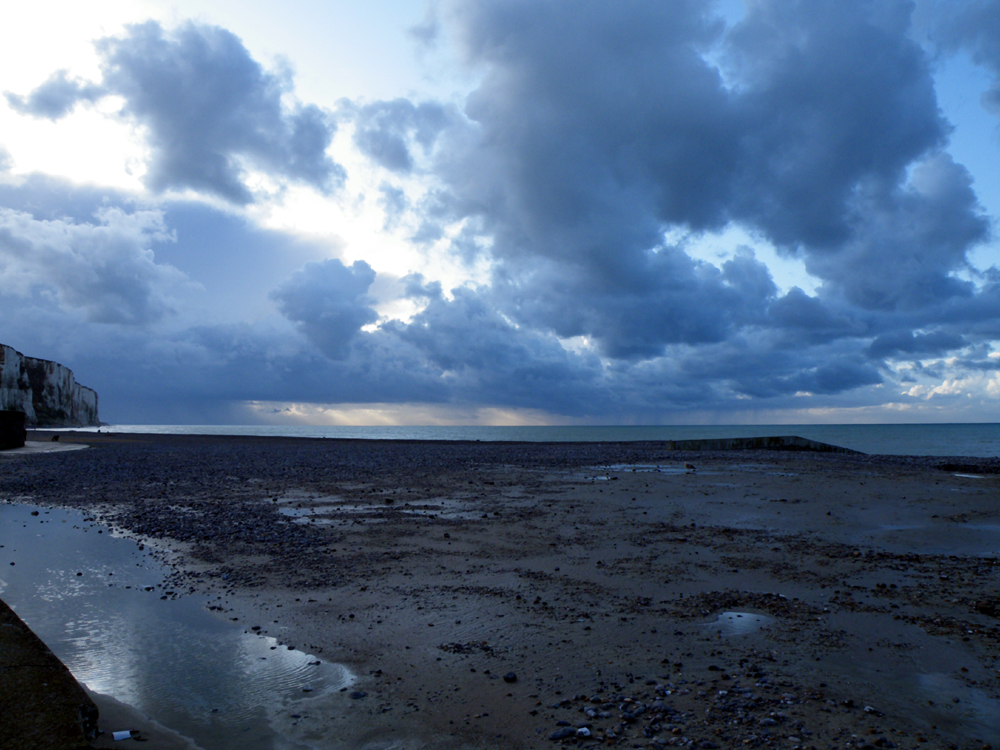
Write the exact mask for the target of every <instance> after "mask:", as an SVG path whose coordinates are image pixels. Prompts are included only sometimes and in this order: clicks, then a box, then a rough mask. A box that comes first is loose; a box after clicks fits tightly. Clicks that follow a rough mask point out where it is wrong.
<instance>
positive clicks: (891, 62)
mask: <svg viewBox="0 0 1000 750" xmlns="http://www.w3.org/2000/svg"><path fill="white" fill-rule="evenodd" d="M909 9H910V3H908V2H904V1H902V0H900V1H896V0H884V1H882V2H847V3H844V2H836V1H835V0H818V1H815V2H803V1H801V0H793V1H792V2H788V1H786V0H781V1H778V0H764V1H763V2H757V3H753V4H751V5H750V6H749V8H748V12H747V15H746V17H745V18H744V19H743V21H742V22H741V23H740V24H738V25H737V26H736V27H735V28H734V29H732V31H731V32H730V33H729V34H728V35H727V39H726V43H725V50H726V52H725V54H724V56H723V57H724V60H725V67H726V69H727V70H728V71H729V74H730V75H731V76H732V77H733V85H734V90H733V92H732V94H733V95H732V97H731V99H730V101H731V103H732V106H733V109H734V117H735V119H736V123H735V124H736V130H737V132H738V133H739V135H738V140H739V144H740V154H739V163H738V166H737V168H736V170H735V171H734V172H733V175H732V177H733V178H734V180H733V182H734V184H733V186H732V195H733V204H732V207H731V215H732V216H733V217H734V218H738V219H741V220H743V221H748V222H751V223H752V224H753V225H755V226H757V227H758V228H760V229H763V230H764V231H766V232H767V234H768V236H769V237H770V239H771V240H772V241H773V242H775V243H776V244H777V245H779V246H781V245H788V246H792V247H805V248H809V249H815V250H830V249H836V248H837V247H838V246H839V244H840V243H842V242H844V241H846V240H848V239H849V238H850V237H851V235H852V230H853V226H852V224H853V220H854V217H853V215H852V213H853V211H852V209H853V208H854V206H853V202H854V199H855V193H856V191H857V190H858V189H864V190H867V191H875V192H876V193H877V192H891V191H892V190H893V189H894V188H895V187H896V186H897V185H898V183H899V181H900V180H901V179H902V178H903V176H904V174H903V173H904V170H905V169H906V167H907V166H908V165H910V164H911V163H912V162H913V161H914V160H916V159H918V158H920V157H921V156H923V155H925V154H927V153H929V152H930V151H931V150H933V149H936V148H939V147H941V146H943V145H944V144H945V142H946V139H947V135H948V132H949V126H948V124H947V123H946V122H945V121H944V119H943V117H942V115H941V113H940V111H939V109H938V106H937V100H936V96H935V93H934V81H933V79H932V77H931V70H930V66H929V63H928V60H927V58H926V55H925V54H924V53H923V51H922V50H921V48H920V47H919V46H918V45H917V43H916V42H914V41H913V40H911V39H910V37H909V35H908V33H907V32H908V27H909V22H908V17H909Z"/></svg>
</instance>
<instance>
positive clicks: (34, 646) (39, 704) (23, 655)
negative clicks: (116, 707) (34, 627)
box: [0, 601, 98, 750]
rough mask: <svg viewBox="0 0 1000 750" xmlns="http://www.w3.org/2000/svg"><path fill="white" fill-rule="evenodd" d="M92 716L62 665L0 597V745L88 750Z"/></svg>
mask: <svg viewBox="0 0 1000 750" xmlns="http://www.w3.org/2000/svg"><path fill="white" fill-rule="evenodd" d="M97 715H98V712H97V706H95V705H94V702H93V701H92V700H91V699H90V697H89V696H88V695H87V693H86V691H84V689H83V688H82V687H81V686H80V683H78V682H77V681H76V680H75V679H74V678H73V675H72V674H70V671H69V670H68V669H67V668H66V667H65V665H63V663H62V662H61V661H59V659H58V657H56V655H55V654H53V653H52V651H51V650H50V649H49V647H48V646H46V645H45V644H44V643H43V642H42V640H41V639H40V638H39V637H38V636H37V635H35V634H34V633H33V632H32V631H31V629H30V628H29V627H28V626H27V625H25V624H24V622H23V621H22V620H21V618H20V617H18V616H17V615H16V614H15V613H14V610H12V609H11V608H10V607H8V606H7V604H6V603H5V602H3V601H0V747H3V748H8V747H9V748H11V749H12V750H13V748H17V749H18V750H92V748H93V745H92V744H91V742H92V741H93V739H94V738H95V737H96V736H97Z"/></svg>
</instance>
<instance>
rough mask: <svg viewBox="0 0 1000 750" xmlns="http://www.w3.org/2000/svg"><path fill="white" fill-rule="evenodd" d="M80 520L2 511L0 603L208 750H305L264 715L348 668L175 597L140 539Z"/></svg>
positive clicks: (92, 679) (97, 683)
mask: <svg viewBox="0 0 1000 750" xmlns="http://www.w3.org/2000/svg"><path fill="white" fill-rule="evenodd" d="M33 514H35V515H33ZM84 518H85V516H84V515H83V514H81V513H79V512H75V511H68V510H62V509H46V508H35V507H31V506H25V505H4V504H0V596H2V597H3V599H4V601H6V602H7V603H8V604H9V605H10V606H11V608H12V609H14V610H15V611H16V612H17V614H18V616H19V617H20V618H21V619H22V620H24V621H25V622H26V623H27V624H28V626H29V627H30V628H31V629H32V630H33V631H34V632H35V633H36V634H37V635H38V636H39V637H40V638H41V639H42V640H43V641H45V643H46V644H48V646H49V648H51V649H52V650H53V651H54V652H55V654H56V655H57V656H58V657H59V658H60V659H61V660H62V661H63V663H64V664H65V665H66V666H67V667H68V668H69V669H70V671H71V672H72V673H73V675H74V676H75V677H76V678H77V680H79V681H80V682H81V683H83V684H85V685H86V686H87V687H88V688H90V689H91V690H93V691H95V692H98V693H104V694H106V695H110V696H112V697H114V698H116V699H118V700H119V701H122V702H124V703H128V704H130V705H132V706H134V707H135V708H137V709H139V710H140V711H142V712H143V713H145V714H147V715H148V716H150V717H151V718H153V719H155V720H156V721H158V722H159V723H160V724H163V725H165V726H167V727H169V728H171V729H173V730H175V731H177V732H179V733H180V734H182V735H185V736H187V737H190V738H191V739H193V740H194V741H195V742H196V743H198V744H199V745H201V746H203V747H205V748H210V749H211V750H216V749H217V748H218V750H300V749H303V748H307V747H309V746H307V745H303V744H300V743H297V742H294V741H292V740H290V739H288V738H286V737H282V736H279V735H278V734H277V733H276V732H275V731H274V729H273V728H272V727H271V724H270V722H269V716H273V715H274V714H275V713H277V712H282V711H284V712H289V711H293V710H294V708H295V706H296V705H298V704H300V703H303V702H307V701H309V700H311V699H312V698H314V697H316V696H319V695H323V694H325V693H329V692H333V691H336V690H340V689H341V688H345V687H347V686H348V685H350V684H351V683H352V682H353V680H354V677H353V675H352V674H351V673H350V671H349V670H348V669H347V668H346V667H344V666H343V665H340V664H332V663H327V662H324V661H322V660H320V659H317V658H316V657H315V656H313V655H312V654H306V653H303V652H301V651H296V650H289V649H288V648H287V647H285V646H279V645H278V643H277V642H276V641H275V640H274V639H273V638H267V637H264V636H258V635H255V634H253V633H250V632H247V631H246V630H244V626H243V625H237V624H235V623H230V622H226V621H224V620H222V619H220V618H218V617H215V616H213V615H212V614H210V613H209V612H208V611H206V609H205V606H206V604H208V603H209V600H208V599H207V598H206V597H204V596H195V595H190V596H180V597H179V598H174V597H173V596H172V595H170V594H168V593H167V592H168V591H170V589H169V587H166V586H165V584H164V580H165V578H166V575H167V570H166V569H165V568H164V567H163V566H162V565H161V564H160V563H158V562H157V561H156V560H155V559H153V558H152V557H151V556H150V555H149V554H148V553H146V552H145V551H143V550H141V549H140V547H139V544H138V543H137V542H135V541H133V540H129V539H126V538H121V537H115V536H113V535H112V534H111V533H109V531H108V529H106V528H105V527H103V526H100V525H98V524H95V523H92V522H88V521H85V520H84ZM178 593H180V592H178ZM161 596H164V597H166V599H161V598H160V597H161Z"/></svg>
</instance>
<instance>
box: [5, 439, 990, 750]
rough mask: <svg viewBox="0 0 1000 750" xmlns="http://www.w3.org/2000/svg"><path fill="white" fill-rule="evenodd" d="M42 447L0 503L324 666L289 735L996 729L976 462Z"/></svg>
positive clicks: (521, 739) (279, 715)
mask: <svg viewBox="0 0 1000 750" xmlns="http://www.w3.org/2000/svg"><path fill="white" fill-rule="evenodd" d="M50 437H51V435H50V434H49V433H45V432H35V433H33V434H31V435H29V440H33V441H39V442H44V441H46V440H48V439H49V438H50ZM60 442H63V443H68V444H75V443H86V444H87V445H89V448H88V449H87V450H78V451H67V452H61V453H52V454H32V455H27V456H23V457H20V456H19V457H4V460H3V463H2V467H3V471H2V473H0V500H2V501H4V502H13V503H24V504H31V505H38V506H45V507H56V506H58V507H72V508H78V509H81V510H84V511H85V512H87V513H89V514H90V515H91V516H92V517H93V518H95V519H98V520H100V521H102V522H104V523H107V524H109V526H110V527H112V528H113V529H114V530H115V531H116V533H119V534H125V535H127V536H129V537H132V538H134V539H137V540H141V541H143V543H144V544H145V545H148V547H149V548H150V549H152V550H155V552H156V554H157V555H158V556H160V557H161V558H162V559H163V560H164V562H165V563H166V564H168V565H169V566H170V570H171V571H172V573H171V576H170V579H169V581H168V582H166V583H165V584H164V594H163V595H164V596H170V597H182V596H190V595H205V594H208V595H210V596H211V597H212V600H213V601H214V604H212V605H211V606H212V609H213V612H214V614H215V615H216V616H218V617H220V618H224V619H225V620H227V621H230V622H235V623H238V624H239V625H240V626H243V627H244V628H245V629H246V630H247V631H248V632H251V633H259V634H261V635H262V636H271V637H274V638H276V639H278V641H279V642H280V643H281V644H282V646H283V647H294V648H296V649H302V650H306V651H308V652H309V653H313V654H316V655H318V656H319V657H320V658H321V659H324V660H329V661H331V662H336V663H339V664H345V665H347V666H348V667H349V668H350V669H351V671H352V672H353V674H354V675H355V676H356V679H355V681H354V682H353V684H352V685H351V686H350V687H349V688H345V689H344V690H343V691H341V690H337V691H333V692H329V693H324V694H320V695H316V696H315V697H310V698H308V699H305V700H303V701H301V702H300V703H298V704H296V708H295V709H294V712H293V711H291V710H290V711H280V710H279V711H275V712H273V715H272V716H271V722H272V724H273V725H274V728H275V730H276V731H277V733H278V734H279V735H280V736H282V737H285V738H288V741H289V742H290V743H299V745H301V746H305V747H317V748H352V749H354V750H358V749H362V748H365V749H371V750H375V749H386V750H388V749H389V748H399V749H400V750H402V749H404V748H405V749H407V750H409V749H410V748H413V749H414V750H416V749H417V748H434V749H438V748H440V749H442V750H444V749H450V748H470V749H471V748H504V749H507V748H510V749H515V748H538V747H549V746H552V747H555V746H558V745H559V744H560V743H563V744H569V745H572V746H577V745H581V746H586V745H594V746H596V745H601V746H621V747H672V746H683V747H697V748H713V747H719V748H723V747H782V748H795V747H801V748H813V747H814V748H828V747H901V748H910V747H942V748H947V747H957V748H977V749H978V748H984V747H987V746H990V745H992V746H993V747H1000V669H998V667H1000V619H998V618H1000V565H998V555H1000V503H998V502H997V498H998V497H1000V492H998V490H1000V473H998V472H1000V460H997V459H967V460H965V459H961V458H953V459H945V458H933V457H922V458H906V457H885V456H882V457H879V456H865V455H838V454H816V453H810V452H778V451H719V452H705V451H671V450H666V449H665V447H664V444H662V443H656V442H647V443H573V444H557V443H534V444H524V443H487V442H447V441H439V442H433V443H432V442H420V441H359V440H322V439H314V440H307V439H294V438H254V437H239V438H235V437H224V436H206V437H198V436H176V435H157V436H149V435H118V434H105V433H101V434H93V433H88V434H82V433H80V434H74V433H65V432H63V433H61V434H60ZM153 718H154V719H155V718H156V717H153ZM168 746H170V741H169V740H167V739H157V738H154V739H151V740H150V742H149V743H148V744H147V745H146V747H149V748H150V749H151V750H153V748H154V747H168ZM207 750H211V749H210V748H209V749H207Z"/></svg>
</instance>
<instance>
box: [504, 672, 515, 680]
mask: <svg viewBox="0 0 1000 750" xmlns="http://www.w3.org/2000/svg"><path fill="white" fill-rule="evenodd" d="M503 681H504V682H517V674H516V673H515V672H508V673H507V674H505V675H504V676H503Z"/></svg>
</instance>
